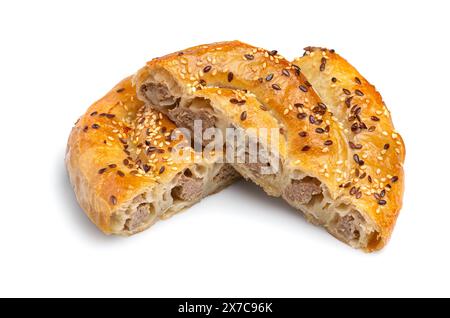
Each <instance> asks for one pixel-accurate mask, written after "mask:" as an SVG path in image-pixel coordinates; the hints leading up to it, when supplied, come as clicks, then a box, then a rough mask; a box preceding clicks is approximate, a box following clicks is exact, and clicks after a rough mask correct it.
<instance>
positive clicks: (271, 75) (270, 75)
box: [266, 74, 273, 82]
mask: <svg viewBox="0 0 450 318" xmlns="http://www.w3.org/2000/svg"><path fill="white" fill-rule="evenodd" d="M272 78H273V74H269V75H267V76H266V81H268V82H270V81H271V80H272Z"/></svg>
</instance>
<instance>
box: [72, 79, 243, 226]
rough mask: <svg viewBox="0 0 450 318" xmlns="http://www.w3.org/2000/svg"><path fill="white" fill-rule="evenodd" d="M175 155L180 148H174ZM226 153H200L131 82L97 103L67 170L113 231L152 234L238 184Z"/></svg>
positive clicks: (91, 211)
mask: <svg viewBox="0 0 450 318" xmlns="http://www.w3.org/2000/svg"><path fill="white" fill-rule="evenodd" d="M175 150H176V151H175ZM221 162H222V156H221V154H214V153H212V154H209V155H208V156H202V155H201V154H200V155H199V154H195V153H194V151H193V150H192V148H191V147H190V140H185V138H184V136H183V134H181V133H180V134H178V133H177V132H176V126H175V125H174V124H173V123H172V122H171V121H170V120H169V119H168V118H167V117H166V116H164V115H163V114H161V113H160V112H158V111H156V110H153V109H151V108H148V107H145V106H144V104H143V103H142V102H141V101H139V100H138V99H137V98H136V89H135V88H134V87H133V86H132V83H131V79H130V78H126V79H124V80H123V81H121V82H120V83H119V84H118V85H116V86H115V87H114V88H113V89H112V90H111V91H110V92H109V93H108V94H106V95H105V96H104V97H103V98H102V99H100V100H99V101H97V102H96V103H94V104H93V105H92V106H91V107H90V108H89V109H88V110H87V112H86V113H85V114H84V115H83V116H82V117H81V118H80V119H79V120H78V121H77V123H76V124H75V127H74V128H73V129H72V132H71V134H70V137H69V141H68V145H67V153H66V166H67V170H68V172H69V176H70V181H71V183H72V185H73V187H74V190H75V194H76V197H77V199H78V202H79V204H80V206H81V207H82V208H83V210H84V211H85V212H86V214H87V215H88V216H89V218H90V219H91V221H92V222H93V223H95V224H96V225H97V226H98V228H99V229H101V230H102V231H103V232H104V233H106V234H121V235H130V234H134V233H137V232H140V231H143V230H145V229H146V228H148V227H149V226H150V225H152V224H153V223H154V222H155V221H157V220H159V219H165V218H167V217H170V216H172V215H173V214H175V213H177V212H179V211H181V210H182V209H184V208H186V207H189V206H191V205H192V204H194V203H196V202H198V201H199V200H200V199H202V198H203V197H205V196H207V195H209V194H212V193H215V192H217V191H219V190H221V189H222V188H224V187H225V186H227V185H229V184H231V183H232V182H233V181H234V180H235V179H236V178H238V174H237V173H236V171H235V170H234V169H233V168H232V167H231V166H230V165H227V164H223V163H221Z"/></svg>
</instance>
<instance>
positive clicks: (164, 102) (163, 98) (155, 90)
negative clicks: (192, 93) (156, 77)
mask: <svg viewBox="0 0 450 318" xmlns="http://www.w3.org/2000/svg"><path fill="white" fill-rule="evenodd" d="M141 92H142V93H143V94H144V95H145V97H146V98H147V100H148V101H149V102H150V103H151V104H152V105H158V106H173V105H175V104H177V103H178V100H179V99H177V98H175V96H173V95H172V94H170V92H169V89H168V88H167V86H166V85H164V84H161V83H147V84H145V85H142V87H141Z"/></svg>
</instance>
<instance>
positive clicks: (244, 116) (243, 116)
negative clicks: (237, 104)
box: [241, 110, 247, 121]
mask: <svg viewBox="0 0 450 318" xmlns="http://www.w3.org/2000/svg"><path fill="white" fill-rule="evenodd" d="M246 119H247V112H246V111H245V110H244V111H243V112H242V113H241V120H242V121H244V120H246Z"/></svg>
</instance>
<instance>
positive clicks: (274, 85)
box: [272, 84, 281, 91]
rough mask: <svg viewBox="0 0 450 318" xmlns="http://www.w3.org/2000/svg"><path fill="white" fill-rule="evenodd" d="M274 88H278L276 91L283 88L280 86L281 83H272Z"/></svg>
mask: <svg viewBox="0 0 450 318" xmlns="http://www.w3.org/2000/svg"><path fill="white" fill-rule="evenodd" d="M272 88H273V89H274V90H276V91H279V90H281V87H280V85H278V84H272Z"/></svg>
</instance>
